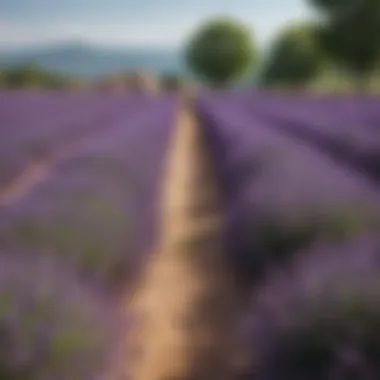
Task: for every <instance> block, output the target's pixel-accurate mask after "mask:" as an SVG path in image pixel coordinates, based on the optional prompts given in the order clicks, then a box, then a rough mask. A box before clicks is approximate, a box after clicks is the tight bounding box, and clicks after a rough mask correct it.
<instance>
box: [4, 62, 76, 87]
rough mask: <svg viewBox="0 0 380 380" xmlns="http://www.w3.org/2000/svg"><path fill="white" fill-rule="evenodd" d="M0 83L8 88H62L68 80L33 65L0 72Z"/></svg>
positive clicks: (67, 83)
mask: <svg viewBox="0 0 380 380" xmlns="http://www.w3.org/2000/svg"><path fill="white" fill-rule="evenodd" d="M0 83H1V84H2V85H3V86H5V87H8V88H23V87H36V86H38V87H47V88H53V89H54V88H62V87H65V86H67V85H69V83H70V81H69V79H67V78H65V77H63V76H60V75H58V74H53V73H50V72H47V71H45V70H43V69H40V68H38V67H36V66H34V65H26V66H20V67H12V68H7V69H3V70H1V71H0Z"/></svg>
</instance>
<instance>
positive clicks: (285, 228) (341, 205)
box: [198, 95, 380, 275]
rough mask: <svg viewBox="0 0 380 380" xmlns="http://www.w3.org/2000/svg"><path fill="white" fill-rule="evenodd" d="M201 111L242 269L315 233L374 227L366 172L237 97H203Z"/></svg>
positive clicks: (375, 208) (339, 235) (281, 254)
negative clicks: (212, 144)
mask: <svg viewBox="0 0 380 380" xmlns="http://www.w3.org/2000/svg"><path fill="white" fill-rule="evenodd" d="M198 111H199V115H200V117H201V120H202V121H203V123H204V128H206V129H207V130H209V133H210V135H212V136H213V139H214V141H215V148H216V152H217V154H219V162H221V167H222V170H223V171H224V173H223V176H224V181H225V187H226V189H227V191H228V193H229V197H230V201H231V206H230V211H229V214H230V217H229V219H230V227H229V232H228V233H229V234H231V236H229V237H228V239H229V240H230V241H231V244H232V248H231V251H233V252H234V260H236V261H238V265H239V266H241V267H242V268H243V269H242V270H244V271H248V272H250V273H251V274H252V273H254V272H257V271H259V272H260V271H261V269H263V266H264V267H266V266H267V265H268V261H269V262H271V260H272V259H274V260H275V261H277V260H282V259H285V258H287V257H288V254H291V253H294V252H296V251H297V250H299V249H300V248H305V247H306V246H307V245H308V244H311V243H312V241H314V240H316V239H319V238H323V239H328V240H331V239H345V238H347V237H349V236H355V235H358V234H360V233H362V232H363V231H374V230H378V228H379V221H380V213H379V206H380V198H379V194H378V191H377V188H376V186H374V185H372V184H371V182H369V181H368V179H367V178H366V177H365V176H362V175H359V174H357V173H356V172H355V171H353V170H350V169H349V168H347V167H346V166H344V165H339V164H337V163H336V162H335V161H334V160H332V159H331V158H330V157H329V156H328V155H325V154H323V152H321V151H319V150H317V149H314V147H313V146H310V145H309V144H306V143H303V142H302V141H298V140H297V139H294V138H292V137H291V136H287V135H284V134H282V133H280V132H278V131H277V130H276V129H274V128H272V126H271V125H270V120H269V118H263V117H261V116H260V114H259V112H257V114H256V115H255V114H254V113H253V112H252V113H250V112H248V111H244V109H243V107H242V106H241V102H240V99H238V100H237V101H235V102H234V98H233V97H231V96H227V95H219V98H218V97H216V96H214V97H208V98H203V99H201V100H200V101H199V102H198ZM255 275H256V274H255Z"/></svg>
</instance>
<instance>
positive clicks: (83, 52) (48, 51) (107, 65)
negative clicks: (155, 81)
mask: <svg viewBox="0 0 380 380" xmlns="http://www.w3.org/2000/svg"><path fill="white" fill-rule="evenodd" d="M29 64H30V65H36V66H38V67H41V68H43V69H46V70H50V71H53V72H57V73H61V74H68V75H74V76H82V77H87V78H91V77H93V78H94V77H99V76H102V75H108V74H113V73H115V74H116V73H118V72H121V71H128V70H133V69H145V70H149V71H151V72H153V73H155V74H163V73H173V74H181V75H186V74H187V72H186V68H185V65H184V63H183V62H182V60H181V55H180V53H179V52H178V51H177V50H174V49H158V48H156V49H155V48H145V47H141V48H136V47H130V48H128V47H127V48H118V49H117V48H109V47H103V46H98V45H93V44H90V43H87V42H82V41H68V42H61V43H56V44H51V45H45V46H36V47H28V48H27V49H26V48H25V49H22V50H21V49H2V50H0V67H3V68H4V67H10V66H22V65H29Z"/></svg>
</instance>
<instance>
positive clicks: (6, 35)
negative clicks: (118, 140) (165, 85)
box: [0, 0, 310, 47]
mask: <svg viewBox="0 0 380 380" xmlns="http://www.w3.org/2000/svg"><path fill="white" fill-rule="evenodd" d="M306 2H307V1H306V0H1V1H0V47H20V46H27V45H36V44H45V43H52V42H56V41H66V40H83V41H88V42H90V43H95V44H101V45H109V46H115V47H119V46H120V47H121V46H149V47H177V46H180V45H181V43H183V42H184V41H185V40H186V38H187V37H188V35H189V34H190V33H191V32H192V31H193V30H194V28H196V26H197V24H198V23H199V22H201V21H203V20H204V19H207V18H208V17H210V16H221V15H230V16H234V17H236V18H238V19H240V20H241V21H243V22H245V23H246V24H247V25H248V26H249V27H250V28H251V30H252V35H253V37H254V38H255V39H256V41H257V43H258V44H259V45H261V46H262V45H264V46H265V44H267V43H268V42H269V41H270V40H271V38H273V36H274V35H275V33H276V32H277V31H278V30H279V28H281V27H283V26H285V25H286V24H287V23H288V22H291V21H296V20H300V19H304V18H305V17H310V11H309V9H308V8H307V6H306Z"/></svg>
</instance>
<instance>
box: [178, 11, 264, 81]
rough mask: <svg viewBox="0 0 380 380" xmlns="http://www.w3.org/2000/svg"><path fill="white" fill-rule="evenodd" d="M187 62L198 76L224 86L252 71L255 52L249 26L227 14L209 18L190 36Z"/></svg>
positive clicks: (256, 55) (256, 54)
mask: <svg viewBox="0 0 380 380" xmlns="http://www.w3.org/2000/svg"><path fill="white" fill-rule="evenodd" d="M185 55H186V57H185V58H186V62H187V64H188V66H189V67H190V69H191V70H192V71H193V72H194V73H195V74H196V75H198V76H199V77H200V78H201V79H203V80H205V81H207V82H209V83H211V84H213V85H215V86H225V85H228V84H230V83H232V82H234V81H235V80H238V79H239V78H240V77H242V76H243V75H244V74H246V73H248V72H249V71H251V69H252V66H253V64H254V63H255V62H256V60H257V57H258V53H257V50H256V47H255V43H254V41H253V39H252V36H251V33H250V31H249V29H247V28H246V27H245V26H244V25H242V24H240V23H239V22H238V21H235V20H233V19H230V18H221V19H214V20H211V21H208V22H206V23H204V24H203V25H201V26H200V27H199V29H198V30H197V31H196V32H195V34H194V35H193V36H192V37H191V38H190V40H189V42H188V44H187V47H186V52H185Z"/></svg>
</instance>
